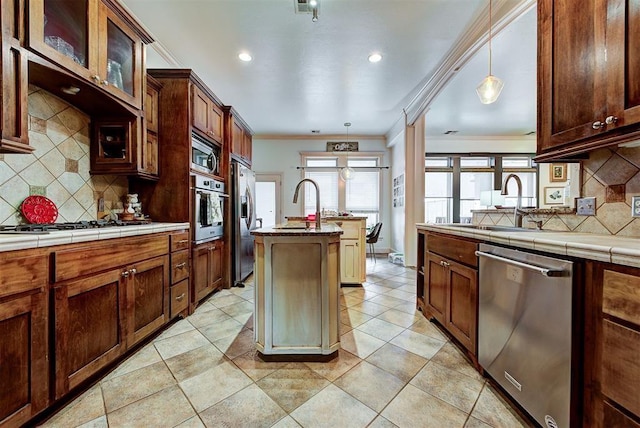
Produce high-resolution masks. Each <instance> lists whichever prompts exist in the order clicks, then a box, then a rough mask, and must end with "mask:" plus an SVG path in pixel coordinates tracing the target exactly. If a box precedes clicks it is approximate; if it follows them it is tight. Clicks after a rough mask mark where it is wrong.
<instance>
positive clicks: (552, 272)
mask: <svg viewBox="0 0 640 428" xmlns="http://www.w3.org/2000/svg"><path fill="white" fill-rule="evenodd" d="M476 256H479V257H487V258H489V259H493V260H498V261H501V262H504V263H508V264H510V265H514V266H518V267H521V268H523V269H528V270H532V271H534V272H538V273H539V274H541V275H544V276H549V277H558V276H569V272H567V271H566V270H563V269H547V268H543V267H540V266H536V265H530V264H528V263H523V262H519V261H517V260H513V259H509V258H506V257H502V256H496V255H495V254H491V253H485V252H483V251H476Z"/></svg>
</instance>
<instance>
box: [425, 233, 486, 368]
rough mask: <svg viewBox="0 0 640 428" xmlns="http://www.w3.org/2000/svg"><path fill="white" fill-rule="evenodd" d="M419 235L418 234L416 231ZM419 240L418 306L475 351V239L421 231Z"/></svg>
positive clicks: (473, 353) (476, 270)
mask: <svg viewBox="0 0 640 428" xmlns="http://www.w3.org/2000/svg"><path fill="white" fill-rule="evenodd" d="M419 236H420V235H419ZM422 236H423V238H422V243H421V242H420V239H419V243H418V247H419V248H420V249H421V252H419V253H418V264H417V266H418V268H419V274H418V276H417V292H418V307H421V309H422V311H423V314H424V316H425V317H427V318H429V319H435V320H436V321H438V323H440V324H441V325H442V326H443V327H444V328H445V329H446V330H447V331H448V332H449V333H450V334H451V335H452V336H453V337H454V338H455V339H457V341H458V342H459V343H460V344H461V345H462V346H463V347H464V348H465V349H466V350H467V351H468V353H469V355H470V356H471V357H472V358H473V359H474V361H475V358H476V354H477V334H478V331H477V330H478V323H477V320H478V257H477V256H476V255H475V251H476V250H477V249H478V242H477V241H474V240H468V239H465V238H459V237H453V236H445V235H441V234H437V233H432V232H426V233H422Z"/></svg>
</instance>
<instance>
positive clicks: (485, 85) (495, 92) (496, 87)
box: [476, 0, 504, 104]
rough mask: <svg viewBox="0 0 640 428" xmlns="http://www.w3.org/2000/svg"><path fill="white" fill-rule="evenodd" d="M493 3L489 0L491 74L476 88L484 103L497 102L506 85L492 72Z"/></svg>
mask: <svg viewBox="0 0 640 428" xmlns="http://www.w3.org/2000/svg"><path fill="white" fill-rule="evenodd" d="M491 3H492V0H489V75H488V76H487V77H485V78H484V80H483V81H482V82H480V84H479V85H478V87H477V88H476V92H477V93H478V97H480V102H481V103H482V104H491V103H493V102H495V101H496V100H497V99H498V97H499V96H500V92H502V87H503V86H504V83H503V82H502V80H501V79H500V78H498V77H496V76H494V75H492V74H491V16H492V15H493V13H492V12H493V9H492V7H491Z"/></svg>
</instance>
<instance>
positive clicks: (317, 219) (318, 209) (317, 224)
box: [293, 178, 322, 230]
mask: <svg viewBox="0 0 640 428" xmlns="http://www.w3.org/2000/svg"><path fill="white" fill-rule="evenodd" d="M305 181H307V182H309V183H311V184H313V185H314V187H315V188H316V229H317V230H320V229H321V227H322V226H321V224H320V221H321V219H320V189H319V188H318V183H316V182H315V181H313V180H312V179H310V178H303V179H302V180H300V182H299V183H298V185H297V186H296V191H295V192H294V193H293V203H294V204H297V203H298V192H299V191H300V187H301V186H302V183H304V182H305Z"/></svg>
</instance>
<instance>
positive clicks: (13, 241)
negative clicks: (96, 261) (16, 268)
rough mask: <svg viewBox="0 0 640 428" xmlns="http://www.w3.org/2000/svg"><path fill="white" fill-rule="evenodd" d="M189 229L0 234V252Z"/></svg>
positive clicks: (119, 228) (125, 228)
mask: <svg viewBox="0 0 640 428" xmlns="http://www.w3.org/2000/svg"><path fill="white" fill-rule="evenodd" d="M188 228H189V223H150V224H141V225H136V226H112V227H99V228H94V229H75V230H60V231H55V232H48V233H29V234H0V251H13V250H25V249H29V248H40V247H50V246H52V245H63V244H74V243H77V242H88V241H96V240H100V239H112V238H124V237H127V236H136V235H146V234H149V233H160V232H171V231H174V230H184V229H188Z"/></svg>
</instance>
